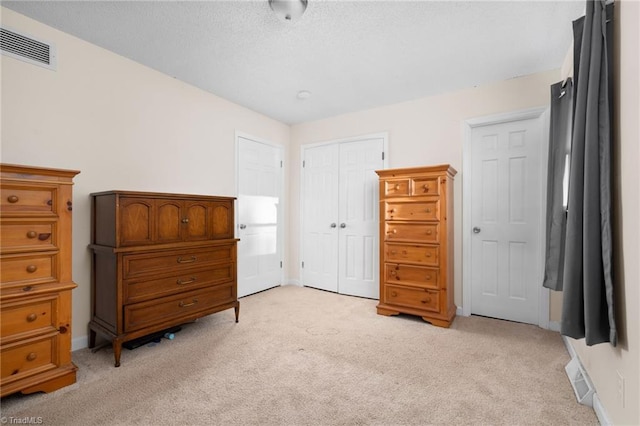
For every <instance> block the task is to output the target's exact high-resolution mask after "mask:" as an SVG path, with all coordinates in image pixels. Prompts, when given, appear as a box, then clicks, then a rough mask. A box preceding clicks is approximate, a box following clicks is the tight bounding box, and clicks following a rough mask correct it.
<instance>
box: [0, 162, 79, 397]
mask: <svg viewBox="0 0 640 426" xmlns="http://www.w3.org/2000/svg"><path fill="white" fill-rule="evenodd" d="M0 173H1V185H2V195H1V198H2V200H1V203H0V226H1V228H2V229H1V231H0V252H1V253H0V258H1V263H2V264H1V271H0V276H1V284H0V285H1V290H0V304H1V306H0V311H1V315H2V318H1V327H2V336H1V342H0V346H1V351H2V381H1V382H0V387H1V389H2V396H5V395H9V394H11V393H15V392H22V393H32V392H38V391H43V392H51V391H54V390H56V389H59V388H61V387H63V386H67V385H70V384H72V383H75V381H76V370H77V368H76V366H75V365H74V364H73V363H72V362H71V290H73V289H74V288H75V287H76V284H75V283H74V282H73V281H72V280H71V212H72V207H73V199H72V185H73V177H74V176H75V175H77V174H78V173H79V172H77V171H74V170H57V169H46V168H37V167H29V166H17V165H11V164H1V165H0Z"/></svg>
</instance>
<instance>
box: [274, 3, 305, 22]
mask: <svg viewBox="0 0 640 426" xmlns="http://www.w3.org/2000/svg"><path fill="white" fill-rule="evenodd" d="M269 6H271V10H273V11H274V12H275V13H276V15H278V18H280V19H282V20H284V21H286V22H292V21H295V20H296V19H298V18H300V17H301V16H302V15H303V14H304V11H305V10H307V0H269Z"/></svg>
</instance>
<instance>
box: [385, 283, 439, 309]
mask: <svg viewBox="0 0 640 426" xmlns="http://www.w3.org/2000/svg"><path fill="white" fill-rule="evenodd" d="M384 302H385V303H389V304H392V305H398V306H404V307H408V308H414V309H419V310H421V311H422V310H425V311H433V312H438V311H439V310H440V292H439V291H438V290H431V289H420V288H408V287H401V286H395V285H387V286H385V289H384Z"/></svg>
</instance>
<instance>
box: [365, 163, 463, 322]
mask: <svg viewBox="0 0 640 426" xmlns="http://www.w3.org/2000/svg"><path fill="white" fill-rule="evenodd" d="M377 173H378V175H379V176H380V303H379V304H378V306H377V310H378V314H381V315H397V314H399V313H406V314H411V315H418V316H421V317H422V318H423V319H424V320H425V321H428V322H430V323H432V324H433V325H437V326H441V327H449V325H450V324H451V321H452V320H453V318H454V316H455V314H456V306H455V304H454V302H453V177H454V176H455V174H456V171H455V170H454V169H453V168H452V167H450V166H449V165H442V166H433V167H415V168H407V169H390V170H380V171H378V172H377Z"/></svg>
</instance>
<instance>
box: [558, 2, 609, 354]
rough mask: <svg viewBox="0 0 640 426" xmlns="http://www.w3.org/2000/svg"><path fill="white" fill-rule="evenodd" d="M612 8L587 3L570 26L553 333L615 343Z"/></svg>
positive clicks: (598, 3)
mask: <svg viewBox="0 0 640 426" xmlns="http://www.w3.org/2000/svg"><path fill="white" fill-rule="evenodd" d="M612 12H613V4H610V5H606V4H605V2H604V1H590V0H587V7H586V13H585V16H584V17H583V18H581V19H579V20H577V21H575V22H574V46H575V50H574V60H575V63H574V80H575V94H574V102H575V108H574V120H573V137H572V142H571V157H570V158H571V160H570V164H571V166H570V173H569V199H568V208H567V223H566V247H565V259H564V273H563V289H564V290H563V291H564V293H563V307H562V322H561V326H560V328H561V333H562V334H563V335H565V336H570V337H573V338H577V339H580V338H585V342H586V344H587V345H595V344H598V343H603V342H610V343H611V344H612V345H614V346H615V345H616V343H617V334H616V326H615V320H614V305H613V290H614V289H613V276H612V240H611V238H612V235H611V234H612V233H611V158H612V157H611V112H612V99H611V95H612V90H611V81H610V78H611V69H610V67H611V58H610V56H611V55H612V49H611V47H612V37H611V25H612Z"/></svg>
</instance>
